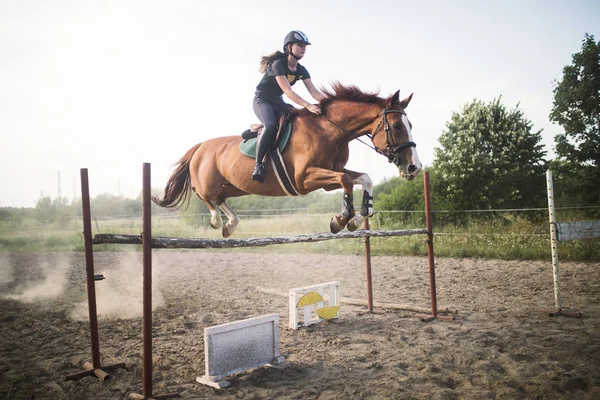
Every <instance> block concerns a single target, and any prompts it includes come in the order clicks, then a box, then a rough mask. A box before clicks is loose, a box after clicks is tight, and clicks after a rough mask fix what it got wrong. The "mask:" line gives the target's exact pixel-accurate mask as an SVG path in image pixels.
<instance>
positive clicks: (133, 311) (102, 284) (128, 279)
mask: <svg viewBox="0 0 600 400" xmlns="http://www.w3.org/2000/svg"><path fill="white" fill-rule="evenodd" d="M141 257H142V256H141V253H135V252H131V253H120V256H119V258H118V260H117V261H116V262H115V268H111V269H106V270H102V271H96V274H102V275H104V277H105V278H106V279H104V280H102V281H97V282H96V306H97V307H96V308H97V312H98V319H133V318H141V317H142V314H143V299H142V286H143V285H142V283H143V279H142V276H143V274H142V271H143V268H142V258H141ZM152 267H153V268H152V310H153V311H154V310H156V308H158V307H161V306H163V305H164V298H163V296H162V294H161V293H160V291H159V289H158V279H157V277H158V276H159V275H160V266H159V265H157V263H153V266H152ZM71 317H72V318H73V319H75V320H78V321H83V320H87V319H88V318H89V315H88V303H87V298H86V300H85V301H83V302H82V303H80V304H78V305H77V306H76V307H75V309H74V310H73V312H72V314H71Z"/></svg>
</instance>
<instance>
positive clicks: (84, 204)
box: [80, 168, 100, 369]
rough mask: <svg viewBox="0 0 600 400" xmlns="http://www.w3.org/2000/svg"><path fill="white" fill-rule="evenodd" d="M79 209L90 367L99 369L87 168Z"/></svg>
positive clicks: (82, 183) (84, 171) (85, 169)
mask: <svg viewBox="0 0 600 400" xmlns="http://www.w3.org/2000/svg"><path fill="white" fill-rule="evenodd" d="M80 173H81V208H82V211H83V242H84V248H85V269H86V275H87V292H88V312H89V317H90V336H91V339H92V366H93V367H94V369H98V368H100V345H99V340H98V316H97V311H96V283H95V279H94V275H95V274H94V252H93V249H92V218H91V207H90V187H89V182H88V170H87V168H81V170H80Z"/></svg>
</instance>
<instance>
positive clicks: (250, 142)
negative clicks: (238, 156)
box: [240, 121, 292, 158]
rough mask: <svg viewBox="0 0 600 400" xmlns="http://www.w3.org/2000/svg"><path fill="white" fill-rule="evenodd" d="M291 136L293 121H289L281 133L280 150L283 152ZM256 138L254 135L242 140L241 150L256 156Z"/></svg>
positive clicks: (243, 152)
mask: <svg viewBox="0 0 600 400" xmlns="http://www.w3.org/2000/svg"><path fill="white" fill-rule="evenodd" d="M290 136H292V122H291V121H290V122H288V123H287V125H286V126H285V127H284V128H283V132H282V133H281V138H280V139H279V146H278V147H279V151H280V152H282V153H283V149H285V146H287V144H288V142H289V141H290ZM256 141H257V140H256V138H255V137H253V138H251V139H247V140H242V141H241V142H240V151H241V152H242V154H245V155H247V156H248V157H252V158H256Z"/></svg>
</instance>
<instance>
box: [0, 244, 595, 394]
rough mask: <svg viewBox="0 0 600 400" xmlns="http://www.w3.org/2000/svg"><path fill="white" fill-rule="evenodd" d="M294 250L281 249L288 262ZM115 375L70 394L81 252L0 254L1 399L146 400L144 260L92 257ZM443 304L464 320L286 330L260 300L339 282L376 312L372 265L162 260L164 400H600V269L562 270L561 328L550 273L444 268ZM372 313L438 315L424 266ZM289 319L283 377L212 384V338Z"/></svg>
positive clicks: (402, 277)
mask: <svg viewBox="0 0 600 400" xmlns="http://www.w3.org/2000/svg"><path fill="white" fill-rule="evenodd" d="M284 249H285V247H282V251H284ZM95 262H96V273H103V274H104V275H105V276H106V278H107V279H106V280H103V281H99V282H97V284H96V286H97V292H98V303H99V304H98V309H99V313H100V352H101V357H102V363H103V364H112V363H116V362H125V363H126V364H127V369H121V370H117V371H116V372H115V374H114V375H115V376H114V379H113V380H111V381H107V382H100V381H99V380H98V379H96V378H92V377H88V378H84V379H82V380H80V381H65V380H64V378H65V376H66V375H68V374H71V373H75V372H78V371H80V370H81V369H82V365H83V363H84V362H85V361H91V353H90V338H89V324H88V320H87V300H86V292H85V260H84V256H83V254H82V253H8V254H7V253H0V399H2V400H4V399H78V400H81V399H102V400H105V399H124V398H126V397H127V395H129V394H130V393H134V392H137V393H141V392H142V357H141V356H142V341H141V322H142V320H141V282H142V277H141V254H140V253H117V252H104V253H95ZM436 267H437V281H438V303H439V306H440V307H448V308H450V309H456V310H458V312H459V313H458V315H457V316H456V320H455V321H451V322H445V321H434V322H429V323H425V322H421V321H420V320H418V319H415V318H410V317H409V315H410V313H408V312H404V311H388V312H387V313H385V314H383V315H374V314H368V313H364V312H363V311H364V308H362V307H357V306H349V305H342V308H341V317H340V319H339V320H336V321H332V322H326V323H322V324H320V325H316V326H314V327H311V328H310V329H303V330H299V331H291V330H288V329H287V328H286V326H287V323H288V314H287V299H286V298H285V297H279V296H275V295H270V294H265V293H262V292H259V291H257V290H256V287H263V288H272V289H278V290H282V291H284V290H287V289H289V288H291V287H298V286H307V285H311V284H316V283H321V282H327V281H333V280H337V281H340V283H341V289H342V296H346V297H354V298H365V297H366V295H365V292H366V289H365V276H364V270H365V261H364V256H335V255H315V254H284V253H276V254H275V253H273V254H271V253H248V252H246V253H244V252H237V251H236V252H229V253H218V252H206V251H187V252H186V251H173V250H168V251H155V252H154V272H155V274H154V275H155V277H154V283H155V290H154V295H155V296H154V305H155V306H156V310H155V312H154V314H153V315H154V321H153V322H154V329H153V333H154V394H155V395H160V394H164V393H171V392H179V393H180V395H181V398H182V399H203V398H219V399H242V398H243V399H600V274H599V272H600V264H599V263H588V264H581V263H562V264H561V279H562V289H563V300H564V304H565V306H568V307H571V308H577V309H578V310H580V311H582V312H583V313H584V317H583V318H580V319H571V318H562V317H560V318H549V317H548V316H546V315H545V314H543V313H540V312H539V311H538V309H540V308H544V307H551V306H552V305H553V299H554V297H553V291H552V273H551V264H550V262H520V261H496V260H471V259H437V260H436ZM373 283H374V296H375V300H379V301H390V302H396V303H406V304H414V305H421V306H428V304H429V300H428V295H429V280H428V275H427V259H426V258H413V257H374V258H373ZM273 312H276V313H279V315H280V350H281V353H282V355H284V356H285V357H286V359H287V361H289V363H290V366H289V367H288V368H285V369H281V370H280V369H273V368H259V369H255V370H252V371H248V372H243V373H240V374H237V375H234V376H233V377H231V379H230V381H231V383H232V386H231V387H230V388H229V389H225V390H222V391H217V390H215V389H212V388H209V387H206V386H202V385H200V384H197V383H195V378H196V377H197V376H200V375H203V374H204V343H203V330H204V328H205V327H208V326H212V325H217V324H222V323H226V322H232V321H236V320H240V319H245V318H250V317H255V316H260V315H264V314H269V313H273Z"/></svg>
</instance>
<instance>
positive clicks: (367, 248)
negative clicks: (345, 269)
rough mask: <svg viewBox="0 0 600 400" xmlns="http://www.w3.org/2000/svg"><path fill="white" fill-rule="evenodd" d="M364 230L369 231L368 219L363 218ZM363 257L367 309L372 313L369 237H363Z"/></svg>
mask: <svg viewBox="0 0 600 400" xmlns="http://www.w3.org/2000/svg"><path fill="white" fill-rule="evenodd" d="M365 230H367V231H369V230H371V227H370V225H369V218H365ZM365 257H366V261H367V308H368V309H369V312H373V282H372V280H371V237H370V236H369V235H367V236H365Z"/></svg>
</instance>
